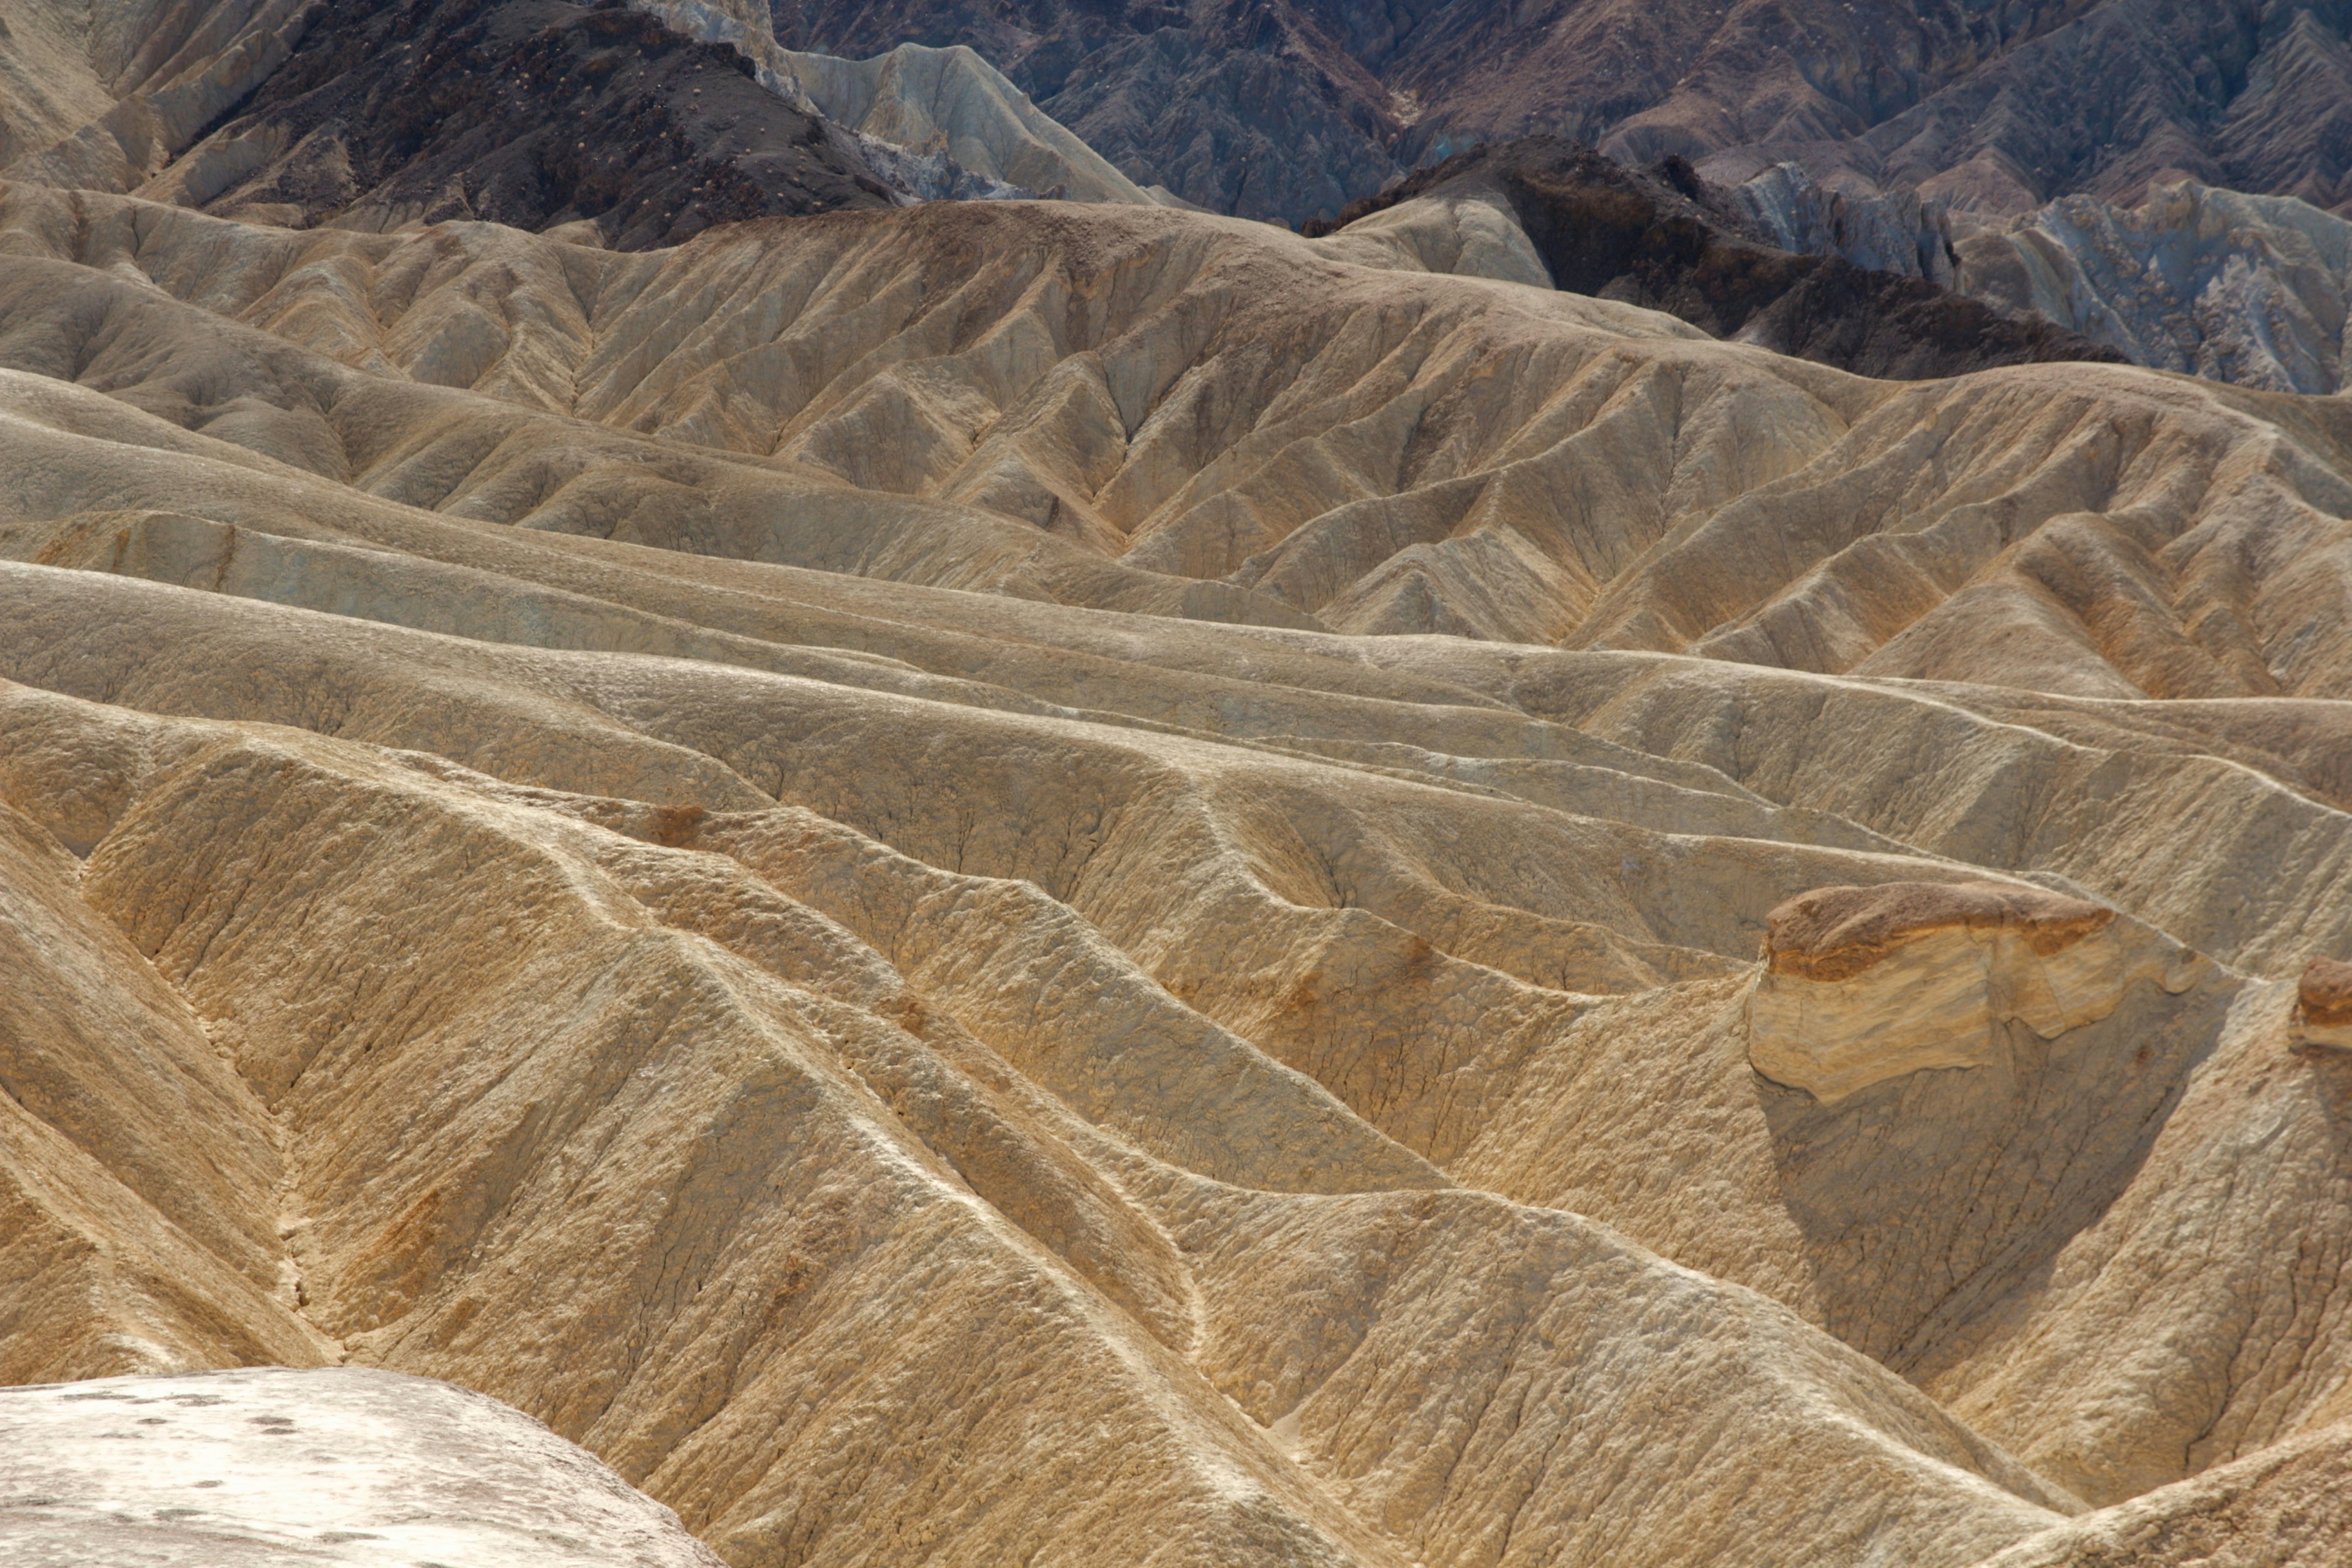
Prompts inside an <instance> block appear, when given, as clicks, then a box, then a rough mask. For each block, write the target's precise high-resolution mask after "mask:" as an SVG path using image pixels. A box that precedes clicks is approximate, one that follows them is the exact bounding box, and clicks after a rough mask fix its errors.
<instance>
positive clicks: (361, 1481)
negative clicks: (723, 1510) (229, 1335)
mask: <svg viewBox="0 0 2352 1568" xmlns="http://www.w3.org/2000/svg"><path fill="white" fill-rule="evenodd" d="M0 1486H5V1487H6V1489H7V1490H8V1494H9V1495H8V1498H7V1500H6V1501H5V1503H0V1555H5V1557H6V1559H7V1560H8V1561H9V1562H10V1563H16V1564H18V1565H20V1568H66V1565H68V1564H84V1565H87V1564H96V1563H109V1564H111V1563H203V1564H206V1565H207V1568H262V1565H265V1564H268V1565H275V1564H278V1563H354V1564H368V1563H389V1562H393V1561H395V1560H397V1561H401V1562H413V1561H423V1562H430V1563H442V1564H446V1568H541V1565H545V1568H555V1565H557V1564H562V1565H564V1568H573V1565H595V1564H611V1565H612V1568H719V1563H720V1559H719V1557H718V1556H717V1555H716V1554H715V1553H713V1552H711V1551H710V1550H709V1548H708V1547H706V1546H704V1545H703V1544H702V1543H701V1542H698V1541H696V1540H695V1539H694V1537H692V1536H690V1535H688V1533H687V1532H686V1531H684V1530H682V1529H680V1528H679V1526H678V1522H677V1515H675V1514H673V1513H671V1512H670V1511H669V1510H667V1509H666V1508H663V1507H661V1506H660V1505H659V1504H657V1503H655V1502H653V1501H651V1500H648V1499H646V1497H645V1495H644V1494H643V1493H641V1492H638V1491H637V1490H635V1489H634V1488H632V1487H630V1486H628V1485H627V1484H625V1482H623V1481H622V1480H621V1479H620V1478H619V1477H617V1476H615V1475H614V1474H613V1472H612V1471H611V1470H608V1469H606V1468H604V1466H603V1465H601V1464H598V1463H597V1462H596V1460H595V1459H594V1458H592V1457H591V1456H589V1455H587V1454H584V1453H583V1452H581V1450H580V1449H579V1448H577V1447H574V1446H572V1444H570V1443H567V1442H565V1441H563V1440H562V1438H561V1437H558V1436H554V1435H553V1434H552V1433H551V1432H549V1431H548V1430H547V1428H546V1427H544V1426H541V1425H540V1424H539V1423H538V1422H536V1421H533V1420H531V1419H530V1418H529V1417H528V1416H524V1415H519V1414H517V1413H516V1412H514V1411H512V1410H509V1409H507V1408H506V1407H504V1406H502V1405H499V1403H498V1402H497V1401H496V1400H494V1399H486V1398H484V1397H483V1396H482V1395H480V1394H472V1393H468V1392H467V1391H466V1390H464V1389H461V1388H453V1387H451V1386H450V1385H449V1384H446V1383H436V1382H432V1381H430V1380H428V1379H425V1378H419V1377H403V1376H401V1375H399V1374H398V1373H388V1372H376V1371H372V1370H368V1369H364V1368H361V1367H320V1368H313V1369H310V1370H306V1371H295V1370H291V1369H289V1368H284V1367H265V1368H254V1369H250V1370H247V1371H239V1372H211V1373H182V1374H179V1375H177V1376H151V1377H114V1378H104V1379H100V1380H99V1381H96V1382H91V1383H72V1384H48V1385H47V1386H44V1387H38V1388H8V1389H0Z"/></svg>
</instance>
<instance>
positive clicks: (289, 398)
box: [0, 187, 2352, 698]
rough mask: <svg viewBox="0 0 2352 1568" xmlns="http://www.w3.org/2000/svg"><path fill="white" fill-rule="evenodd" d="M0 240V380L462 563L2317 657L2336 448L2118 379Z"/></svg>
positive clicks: (130, 208) (1348, 310)
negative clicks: (523, 532) (1917, 370)
mask: <svg viewBox="0 0 2352 1568" xmlns="http://www.w3.org/2000/svg"><path fill="white" fill-rule="evenodd" d="M0 233H5V244H6V245H7V247H9V251H10V254H11V264H10V266H9V268H8V269H7V273H6V276H5V278H0V363H5V364H6V365H8V366H13V367H16V368H19V369H23V370H26V371H31V372H34V373H37V374H42V375H46V376H49V377H55V378H69V379H73V380H76V381H79V383H81V384H85V385H87V386H89V387H91V388H93V389H97V390H102V391H104V392H106V393H108V394H109V395H111V396H112V397H113V398H114V399H115V401H117V402H118V403H128V404H130V405H133V406H136V407H139V408H142V409H144V410H147V411H150V412H152V413H154V414H157V415H159V416H163V418H165V419H166V420H168V421H169V422H171V423H173V424H175V425H178V426H182V427H184V428H186V429H189V430H193V431H200V432H203V433H205V434H207V435H211V436H214V437H218V438H220V439H223V440H226V441H228V442H230V443H232V444H233V445H236V446H240V447H244V448H245V449H247V450H248V451H252V452H256V453H258V454H261V455H265V456H267V457H268V458H272V459H274V460H276V461H277V462H278V463H281V464H289V465H291V466H292V467H293V468H299V469H301V470H304V471H306V472H307V473H309V474H310V476H312V477H313V478H315V479H324V480H328V481H331V482H332V483H334V484H336V485H345V484H348V485H352V486H353V487H355V488H357V489H361V490H362V491H365V492H366V493H368V494H371V495H373V496H376V497H379V498H381V499H383V500H386V501H390V502H396V503H404V504H409V505H424V506H428V507H432V508H435V509H437V510H446V511H456V512H459V513H462V514H463V515H465V516H467V517H471V518H475V519H478V520H481V521H499V522H516V523H527V524H528V525H529V526H530V527H532V528H535V529H539V530H560V531H569V532H578V533H592V534H597V535H603V536H605V537H616V538H621V539H627V540H634V541H638V542H649V543H656V544H664V545H668V546H673V547H685V548H691V549H694V550H697V551H698V552H704V553H712V554H729V555H743V556H751V557H755V558H758V559H763V560H769V561H774V562H781V563H790V564H798V565H806V566H814V567H819V568H823V569H825V570H835V571H854V572H858V573H862V574H874V575H883V576H888V577H892V578H895V579H897V580H899V581H906V582H929V583H933V584H940V585H943V586H953V587H971V588H1000V589H1006V590H1009V591H1014V592H1018V593H1021V594H1023V595H1027V596H1031V597H1048V598H1055V599H1059V600H1061V601H1063V602H1066V603H1074V604H1084V605H1096V606H1099V607H1106V608H1119V609H1139V610H1148V611H1154V612H1161V613H1167V612H1175V613H1182V614H1188V615H1196V616H1210V617H1213V618H1220V619H1237V620H1249V621H1255V622H1260V623H1267V624H1275V625H1287V626H1298V627H1309V626H1315V625H1318V624H1320V625H1321V626H1326V627H1329V628H1332V629H1338V630H1346V631H1353V632H1423V631H1444V632H1454V633H1463V634H1468V635H1472V636H1477V637H1488V638H1497V639H1505V640H1511V641H1523V642H1541V643H1559V644H1562V645H1566V646H1575V647H1622V648H1647V649H1653V650H1657V651H1675V652H1679V651H1696V652H1704V653H1708V654H1713V655H1718V656H1724V657H1730V658H1738V659H1741V660H1744V661H1748V662H1752V663H1759V664H1777V665H1781V666H1784V667H1788V668H1802V669H1811V670H1814V671H1817V672H1821V673H1859V674H1872V675H1885V676H1899V677H1907V678H1913V679H1946V678H1957V679H1975V680H1984V679H1999V680H2000V681H2001V682H2002V683H2004V684H2009V685H2014V686H2019V687H2024V688H2029V689H2045V690H2052V691H2059V692H2064V693H2067V694H2070V695H2075V696H2084V697H2120V698H2131V697H2137V696H2157V697H2165V698H2190V697H2195V698H2208V697H2210V698H2219V697H2228V696H2244V695H2260V696H2295V695H2324V694H2327V693H2330V692H2334V691H2337V690H2341V689H2343V688H2342V682H2343V679H2344V673H2345V663H2346V660H2347V658H2352V646H2347V641H2346V639H2345V637H2344V634H2343V632H2342V630H2341V627H2340V622H2339V619H2338V614H2339V612H2338V610H2337V606H2338V605H2340V604H2341V602H2342V595H2343V594H2344V591H2345V588H2344V584H2345V572H2346V559H2345V556H2344V553H2343V549H2344V540H2345V532H2344V530H2345V522H2344V519H2345V518H2346V517H2347V515H2352V486H2348V485H2347V479H2346V478H2345V474H2346V469H2347V464H2346V460H2345V457H2344V454H2345V453H2346V452H2347V450H2352V423H2347V422H2352V408H2347V406H2346V405H2339V404H2335V403H2330V402H2322V401H2313V400H2298V399H2281V398H2276V397H2271V396H2266V395H2262V394H2257V393H2251V392H2246V391H2242V390H2237V389H2231V388H2226V387H2216V386H2210V385H2207V384H2197V383H2189V382H2183V381H2180V380H2177V379H2165V378H2159V377H2155V376H2151V375H2148V374H2146V373H2143V372H2139V371H2134V370H2129V369H2126V368H2124V367H2120V366H2087V367H2086V366H2014V367H2011V368H2008V369H2004V370H2000V371H1996V372H1991V373H1987V374H1980V375H1977V376H1972V377H1967V378H1962V379H1958V380H1952V381H1934V382H1921V383H1913V384H1890V383H1884V382H1867V381H1862V380H1858V379H1855V378H1853V377H1851V376H1845V375H1842V374H1838V373H1836V372H1834V371H1832V370H1829V369H1826V368H1824V367H1820V366H1816V365H1811V364H1808V363H1804V362H1801V361H1797V360H1791V359H1789V358H1785V357H1782V356H1780V355H1776V354H1772V353H1767V352H1765V351H1763V350H1760V349H1753V348H1747V347H1741V346H1737V345H1730V344H1724V343H1718V342H1712V341H1709V340H1707V339H1706V338H1704V337H1703V336H1701V335H1700V334H1699V333H1698V332H1697V331H1696V330H1694V329H1692V328H1689V327H1687V326H1685V325H1684V324H1683V323H1681V322H1678V321H1674V320H1672V319H1671V318H1668V317H1664V316H1661V315H1657V314H1654V313H1652V312H1650V311H1646V310H1638V309H1635V308H1633V307H1630V306H1624V305H1619V304H1616V303H1614V302H1612V301H1608V300H1589V299H1583V298H1579V297H1576V296H1570V295H1565V294H1547V293H1539V292H1538V291H1535V290H1532V289H1524V288H1519V287H1517V286H1514V285H1509V284H1502V283H1481V282H1477V281H1474V280H1467V279H1455V278H1446V277H1432V276H1426V275H1419V274H1415V273H1413V272H1408V271H1398V270H1376V269H1371V268H1364V267H1361V266H1359V265H1352V264H1350V263H1349V261H1347V260H1343V259H1341V258H1355V257H1360V256H1361V254H1362V251H1361V249H1360V247H1357V246H1356V245H1355V244H1354V242H1353V241H1351V240H1350V239H1349V238H1347V237H1339V238H1334V239H1329V240H1324V241H1319V242H1310V241H1306V240H1301V239H1297V238H1294V237H1285V236H1282V235H1279V234H1274V233H1270V232H1269V231H1267V230H1266V229H1265V227H1264V226H1257V225H1247V224H1240V223H1236V222H1234V221H1232V220H1219V219H1208V218H1202V217H1197V216H1188V215H1182V214H1176V213H1169V212H1164V211H1156V210H1152V209H1140V208H1105V207H1095V208H1081V207H1077V206H1075V205H1067V204H1050V205H1043V206H1031V205H1022V204H999V203H987V204H953V205H932V206H929V207H924V208H919V209H915V210H914V211H912V212H910V213H908V214H906V215H904V216H880V215H877V216H875V217H871V218H867V217H861V216H857V215H853V214H842V215H834V216H826V217H824V218H821V219H818V220H815V221H813V222H808V223H804V224H796V225H792V226H779V227H772V228H759V227H750V228H740V229H730V230H728V231H724V232H722V233H719V234H714V235H711V236H709V237H707V238H706V239H705V240H703V241H700V242H698V243H696V244H694V245H690V246H688V247H682V248H679V249H677V250H671V251H663V252H657V253H652V254H648V255H644V256H635V257H630V256H614V255H610V254H606V253H602V252H595V251H589V250H584V249H580V248H575V247H566V246H562V245H552V244H548V243H545V242H543V241H535V240H531V239H529V238H528V237H521V236H517V235H514V234H512V233H509V232H507V231H502V230H496V229H488V228H466V227H452V228H450V229H447V230H443V231H437V232H435V233H431V234H426V235H422V236H415V237H383V238H370V237H362V236H355V235H331V234H320V235H315V236H308V235H296V234H278V233H272V232H270V231H268V230H259V229H254V228H247V227H239V226H234V225H226V224H221V223H218V222H216V221H214V220H209V219H206V218H203V217H200V216H195V215H191V214H185V213H178V212H172V211H168V210H160V209H157V208H154V207H151V206H145V205H140V204H137V203H125V202H115V201H109V200H107V199H104V198H93V197H69V196H65V195H58V194H55V193H49V192H44V191H41V190H38V189H37V188H31V187H15V188H13V189H11V190H9V191H8V192H7V193H6V194H5V208H0ZM191 482H193V481H192V480H191V479H189V478H188V477H186V476H181V477H177V478H175V479H173V480H172V481H171V488H170V489H153V488H142V485H141V484H140V483H139V482H137V481H135V480H133V479H132V478H131V475H130V474H128V473H125V474H123V475H122V476H121V477H120V478H119V479H117V480H115V481H113V485H114V488H113V489H112V491H111V493H113V494H114V495H116V496H117V497H119V498H120V504H124V505H132V504H143V505H167V504H170V503H171V500H172V498H173V497H174V496H185V495H186V494H187V493H188V491H187V490H186V489H185V487H186V486H187V485H188V484H189V483H191ZM205 482H206V483H209V482H211V481H205ZM220 482H221V483H223V484H227V483H229V482H230V480H229V479H228V477H227V476H226V475H225V474H224V475H223V476H222V478H221V480H220ZM287 482H289V479H287V478H286V477H277V478H271V479H266V480H264V479H254V480H250V481H248V480H246V479H236V481H235V483H236V485H237V486H239V487H243V486H246V485H247V484H248V483H250V484H258V485H262V486H263V487H264V488H272V487H277V486H279V485H282V484H284V483H287ZM24 484H25V485H26V489H27V490H28V492H30V491H31V490H33V489H37V485H36V484H35V476H34V475H33V474H32V473H28V474H27V476H26V479H25V481H24ZM76 493H78V492H73V491H72V489H71V487H70V486H68V487H67V489H63V490H60V491H58V498H57V500H55V501H44V502H42V503H41V505H43V506H63V505H69V504H76V503H74V501H73V495H74V494H76ZM786 502H788V503H789V504H785V503H786ZM292 504H295V505H296V508H297V510H307V503H292ZM341 504H342V503H340V502H339V503H338V505H339V506H341ZM313 515H315V514H313ZM321 521H323V518H321Z"/></svg>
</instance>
